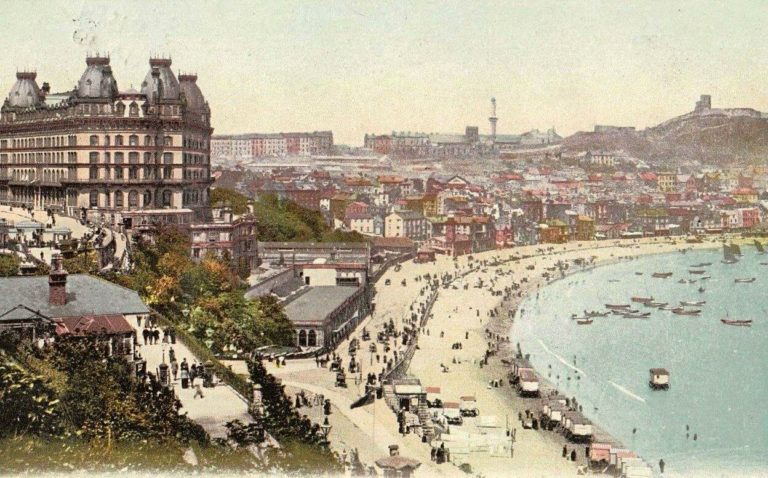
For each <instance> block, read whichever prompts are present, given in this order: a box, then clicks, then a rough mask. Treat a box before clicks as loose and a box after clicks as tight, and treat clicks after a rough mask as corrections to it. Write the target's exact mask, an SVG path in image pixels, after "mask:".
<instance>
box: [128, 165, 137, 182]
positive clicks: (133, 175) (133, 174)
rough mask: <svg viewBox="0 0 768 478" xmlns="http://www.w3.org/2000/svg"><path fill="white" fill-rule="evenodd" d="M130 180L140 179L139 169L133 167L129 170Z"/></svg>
mask: <svg viewBox="0 0 768 478" xmlns="http://www.w3.org/2000/svg"><path fill="white" fill-rule="evenodd" d="M128 179H139V168H137V167H135V166H132V167H131V169H129V170H128Z"/></svg>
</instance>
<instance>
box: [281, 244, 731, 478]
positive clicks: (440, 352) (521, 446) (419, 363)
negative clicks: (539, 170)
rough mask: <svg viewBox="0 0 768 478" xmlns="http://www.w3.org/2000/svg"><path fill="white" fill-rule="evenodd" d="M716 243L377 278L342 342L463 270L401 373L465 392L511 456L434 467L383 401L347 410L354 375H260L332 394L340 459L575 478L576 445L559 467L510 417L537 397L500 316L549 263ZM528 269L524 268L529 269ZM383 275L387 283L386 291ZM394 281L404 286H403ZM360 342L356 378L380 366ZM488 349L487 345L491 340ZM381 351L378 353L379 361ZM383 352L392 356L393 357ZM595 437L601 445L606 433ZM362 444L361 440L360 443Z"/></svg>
mask: <svg viewBox="0 0 768 478" xmlns="http://www.w3.org/2000/svg"><path fill="white" fill-rule="evenodd" d="M719 244H720V242H718V241H706V242H704V243H701V244H688V243H685V242H683V241H678V242H677V243H675V242H674V241H670V240H668V239H661V238H659V239H653V238H650V239H645V240H638V241H637V242H628V241H622V242H621V243H618V241H616V242H614V241H602V242H589V243H568V244H565V245H535V246H525V247H519V248H515V249H507V250H501V251H488V252H485V253H480V254H475V255H474V256H473V260H472V261H469V257H468V256H465V257H459V258H458V259H456V260H454V259H453V258H449V257H441V256H438V258H437V261H436V262H434V263H428V264H414V263H413V262H407V263H404V264H403V265H402V267H401V268H400V270H398V271H395V270H394V269H390V270H389V271H387V272H386V274H385V275H384V276H383V277H382V278H381V280H380V281H379V282H378V283H377V284H376V297H375V303H376V308H375V312H374V313H373V314H372V316H369V317H368V318H366V320H365V321H364V322H363V323H362V324H361V326H360V327H359V328H358V330H356V331H355V333H354V334H353V335H352V336H351V338H350V339H354V338H359V337H360V336H361V332H362V329H363V328H366V329H367V330H368V331H369V332H370V333H371V336H372V338H374V340H375V337H376V332H377V331H378V330H382V329H383V326H384V324H385V323H388V322H389V321H390V320H391V321H392V322H393V323H394V324H395V326H396V327H397V328H400V329H402V327H403V326H404V325H405V324H406V323H407V322H408V320H409V319H410V318H411V314H412V313H413V310H418V309H419V307H420V306H421V305H422V304H424V303H425V302H426V299H427V293H426V291H425V289H424V286H425V281H424V280H423V279H422V280H417V278H419V277H423V276H424V275H425V274H431V275H432V276H433V277H434V276H435V275H437V276H442V275H445V274H454V275H457V276H458V275H461V274H464V273H467V272H469V271H470V270H471V272H469V273H468V274H467V275H466V276H464V277H463V278H461V279H458V280H457V281H455V282H453V283H452V284H451V285H449V286H448V288H444V287H441V288H440V289H439V291H438V298H437V300H436V301H435V303H434V306H433V309H432V314H431V316H430V318H429V320H428V322H427V324H426V326H425V327H424V330H423V331H422V333H420V334H419V335H418V348H417V350H416V352H415V354H414V356H413V359H412V360H411V363H410V367H409V369H408V372H409V373H408V375H409V376H413V377H417V378H419V379H420V381H421V384H422V386H423V387H427V386H437V387H441V389H442V390H441V395H442V400H443V401H458V399H459V397H460V396H464V395H474V396H475V397H476V399H477V406H478V409H479V410H480V416H481V417H491V416H493V417H496V420H495V421H496V423H497V424H500V427H501V429H502V430H503V429H505V428H506V425H507V424H508V426H509V429H510V430H514V429H516V430H514V431H515V438H516V439H515V443H514V453H513V456H511V457H509V456H493V455H492V454H491V453H487V452H472V453H470V454H468V455H453V456H452V462H451V463H448V464H442V465H437V464H436V463H435V462H433V461H431V460H430V447H429V446H428V445H426V444H423V443H421V441H420V440H419V437H417V436H415V435H414V434H406V435H400V434H398V433H397V421H396V416H395V414H394V413H393V412H392V411H391V410H390V409H389V408H388V407H387V406H386V404H385V403H384V402H383V401H381V400H379V401H377V402H376V404H375V406H371V405H369V406H365V407H362V408H357V409H354V410H350V408H349V405H351V403H352V402H353V401H354V400H355V399H357V398H359V397H360V396H361V395H362V394H363V393H364V387H363V385H362V383H355V381H354V379H353V377H351V376H348V379H347V383H348V385H349V386H348V387H347V388H337V387H334V384H333V382H334V374H333V373H331V372H329V371H328V370H327V369H323V368H318V367H317V366H316V364H315V362H314V360H295V361H289V362H288V365H287V366H285V367H280V368H277V367H275V366H274V365H272V364H269V370H270V371H271V372H272V373H274V374H275V375H276V376H278V377H280V378H282V379H283V380H284V383H285V384H286V386H287V391H289V392H290V393H293V392H298V391H300V390H304V391H305V393H309V394H323V395H324V396H325V397H326V398H331V400H332V402H333V404H334V413H333V414H332V415H331V416H330V422H331V424H332V425H333V427H334V428H333V430H332V432H331V440H332V441H333V443H334V447H335V448H336V449H337V451H338V452H339V453H340V454H345V453H348V450H351V449H353V448H357V449H358V452H359V454H360V458H361V460H362V461H363V462H365V463H372V462H373V461H374V460H375V459H376V458H380V457H382V456H385V455H386V453H387V446H388V445H390V444H398V445H400V451H401V454H402V455H405V456H410V457H413V458H416V459H419V460H420V461H421V462H422V466H421V468H420V469H419V473H418V474H419V475H421V476H433V475H446V476H459V475H461V474H463V472H462V471H461V470H459V469H458V468H457V466H458V465H460V464H461V463H462V462H465V463H468V464H469V465H470V466H471V469H472V472H473V473H474V474H481V475H484V476H509V475H510V474H514V476H526V477H528V476H530V477H540V476H541V477H544V476H574V475H576V469H577V466H578V465H579V464H581V463H583V462H584V455H583V446H582V447H577V448H576V449H577V460H576V462H571V461H568V460H566V459H564V458H562V448H563V444H564V443H565V440H564V438H562V437H561V436H560V435H559V434H556V433H553V432H544V431H540V430H538V431H535V430H524V429H523V428H522V426H521V425H520V422H519V420H518V414H519V413H525V410H526V409H529V410H531V411H534V412H538V410H537V408H538V407H537V403H538V401H537V400H536V399H524V398H520V397H518V396H517V394H516V393H515V391H514V389H513V388H512V387H511V386H510V385H509V384H508V382H507V380H506V378H507V374H508V369H507V366H506V365H504V364H503V363H502V359H504V358H507V357H509V356H511V355H512V347H513V346H514V344H515V340H514V330H513V328H512V320H511V318H510V314H509V311H510V310H513V309H515V308H516V307H518V305H519V303H520V302H521V301H522V300H523V299H524V298H525V297H526V296H528V295H530V294H535V293H536V290H537V289H538V288H539V287H542V286H543V285H545V284H546V283H548V282H551V281H552V280H556V279H558V278H560V277H561V276H560V273H559V272H557V277H555V272H553V271H547V270H546V269H547V268H552V267H553V266H554V265H555V264H556V263H557V262H558V261H562V262H566V261H568V262H569V264H570V267H569V269H568V270H567V273H568V274H571V273H575V272H578V270H580V268H579V267H576V266H574V265H573V262H572V261H573V260H574V259H577V258H581V259H585V260H586V261H588V262H590V266H589V267H596V266H600V265H605V264H610V263H615V262H616V261H620V260H631V259H632V258H635V257H638V256H641V255H648V254H662V253H669V252H675V251H678V250H680V249H691V248H707V247H709V248H712V247H719ZM526 256H528V257H526ZM512 258H519V260H512ZM484 262H485V263H486V264H487V263H490V262H501V263H502V264H500V265H497V266H490V265H483V263H484ZM531 266H533V269H532V270H531V269H529V268H530V267H531ZM544 273H548V274H549V279H545V278H544V277H543V274H544ZM387 279H389V282H390V285H385V281H386V280H387ZM403 280H405V285H402V282H403ZM479 281H482V287H476V286H477V285H479ZM513 283H516V284H518V285H519V289H517V290H515V291H514V293H512V294H510V296H509V299H508V300H504V296H503V295H498V294H497V295H494V294H493V293H492V292H491V291H492V290H495V291H504V290H505V288H508V287H511V286H512V285H513ZM465 286H466V288H465ZM491 310H495V311H496V313H495V314H493V315H494V316H493V317H492V316H490V314H489V312H490V311H491ZM510 331H512V333H511V336H510V340H509V342H508V343H502V344H501V346H500V347H499V348H498V351H496V353H495V355H494V356H492V357H491V358H490V359H489V361H488V365H487V366H484V367H481V366H480V361H481V360H482V359H483V357H484V355H485V352H486V350H487V349H488V348H489V339H488V335H487V334H488V333H490V334H493V335H494V336H495V335H498V336H501V337H506V336H507V335H509V334H510ZM441 332H442V335H443V336H442V337H441ZM396 342H397V341H394V340H393V341H392V342H391V343H390V344H389V345H390V347H391V349H392V350H393V351H394V350H398V351H399V352H400V353H402V352H403V351H404V348H403V347H402V345H400V344H398V343H396ZM491 342H494V341H493V340H491ZM369 343H370V342H362V348H361V350H360V351H359V352H358V356H357V358H358V360H360V361H361V365H362V376H363V377H365V375H366V374H367V373H369V372H374V373H379V372H380V371H381V370H382V368H383V362H379V361H377V360H376V359H375V356H374V354H371V353H369V352H368V350H367V347H368V344H369ZM458 343H460V344H461V348H460V349H457V348H455V347H452V345H453V344H458ZM348 345H349V339H348V340H347V341H344V342H343V343H342V344H341V345H340V346H339V347H338V349H337V353H338V355H339V356H340V357H341V358H342V360H343V361H344V364H347V363H348V360H349V353H348ZM491 346H492V347H493V348H495V345H494V344H493V343H492V344H491ZM381 352H383V351H380V353H379V355H383V354H382V353H381ZM389 355H390V357H391V355H392V352H390V353H389ZM381 358H382V360H383V357H381ZM454 362H455V363H454ZM441 364H443V365H445V366H446V367H447V368H448V371H447V372H444V371H443V367H441ZM491 380H500V381H501V382H502V386H501V387H491V386H490V385H489V382H490V381H491ZM306 413H307V414H308V415H309V416H313V417H315V416H318V417H319V415H318V410H306ZM486 420H487V419H486ZM479 421H480V419H479V418H470V419H466V420H465V425H464V426H463V427H461V428H462V429H466V430H467V431H476V432H480V431H482V430H479V425H480V423H479ZM598 425H599V424H598ZM462 431H463V430H462ZM598 437H599V438H600V439H606V440H607V439H610V437H608V436H600V435H598ZM366 441H367V442H368V443H366V444H365V445H363V443H365V442H366ZM572 449H574V447H573V446H571V445H568V451H569V453H570V451H571V450H572Z"/></svg>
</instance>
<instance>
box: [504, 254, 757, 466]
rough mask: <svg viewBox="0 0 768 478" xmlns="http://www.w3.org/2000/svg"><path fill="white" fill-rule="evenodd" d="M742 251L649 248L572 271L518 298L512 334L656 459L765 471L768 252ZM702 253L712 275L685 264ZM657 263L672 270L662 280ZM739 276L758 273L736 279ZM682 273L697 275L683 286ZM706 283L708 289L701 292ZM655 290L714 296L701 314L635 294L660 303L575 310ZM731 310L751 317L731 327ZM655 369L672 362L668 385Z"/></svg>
mask: <svg viewBox="0 0 768 478" xmlns="http://www.w3.org/2000/svg"><path fill="white" fill-rule="evenodd" d="M742 250H743V252H744V256H743V257H742V258H741V260H740V262H739V263H738V264H734V265H726V264H722V263H721V262H720V260H721V259H722V254H721V252H720V251H715V250H711V251H696V252H688V253H687V254H681V253H675V254H665V255H657V256H647V257H644V258H641V259H637V260H632V261H627V262H622V263H618V264H614V265H610V266H605V267H599V268H596V269H593V270H591V271H587V272H583V273H579V274H575V275H572V276H569V277H566V278H564V279H562V280H559V281H557V282H554V283H552V284H550V285H548V286H547V287H545V288H543V289H541V290H540V292H539V293H538V297H537V295H536V294H533V295H531V296H529V298H528V299H527V300H526V301H525V302H524V303H523V304H522V305H521V308H520V309H519V310H518V313H517V317H516V319H515V323H514V326H513V330H512V334H511V340H512V342H513V343H516V342H519V343H520V346H521V347H522V349H523V353H529V354H531V362H532V363H533V365H534V367H535V368H536V370H537V371H538V372H539V373H540V374H541V375H543V376H544V377H547V378H548V379H549V380H550V381H551V382H552V383H554V384H555V385H557V386H558V388H559V389H560V390H561V391H562V392H563V393H565V394H566V395H567V396H575V397H576V398H577V400H578V401H579V403H580V404H582V405H583V408H584V413H585V415H587V416H588V417H589V418H591V419H592V420H594V421H595V422H597V423H598V424H600V425H601V426H602V427H603V428H605V429H606V430H608V431H609V432H610V433H611V434H612V435H613V436H615V437H616V438H617V439H619V440H620V441H622V442H623V443H624V444H625V445H626V446H627V447H629V448H631V449H633V450H635V451H636V452H638V453H639V454H640V455H641V456H642V457H643V458H645V459H647V460H648V461H649V462H650V463H658V461H659V459H660V458H664V461H665V462H666V463H667V467H668V468H669V469H671V470H672V469H674V470H675V471H693V470H696V469H713V468H717V469H729V470H731V471H734V470H735V469H739V470H743V471H745V472H746V471H750V472H755V471H757V470H766V473H768V370H767V368H766V367H768V312H766V310H768V294H766V291H768V266H763V265H760V262H768V254H767V255H764V256H761V255H757V254H756V253H755V251H754V249H753V248H752V247H743V248H742ZM702 262H711V263H712V265H711V266H708V267H703V268H702V269H706V270H707V274H708V275H711V276H712V278H711V279H708V280H700V279H699V278H700V277H701V276H697V275H693V274H690V273H689V272H688V271H689V269H692V267H691V265H693V264H697V263H702ZM635 272H642V273H643V275H642V276H639V275H636V274H635ZM653 272H674V275H673V276H672V277H669V278H667V279H657V278H652V277H651V274H652V273H653ZM737 277H756V278H757V280H756V281H755V282H754V283H751V284H737V283H734V278H737ZM681 278H684V279H699V280H697V281H696V283H694V284H688V283H686V284H680V283H678V280H680V279H681ZM700 286H703V287H704V288H705V289H706V290H705V291H704V292H699V291H698V288H699V287H700ZM649 295H652V296H653V297H654V298H655V299H656V300H657V301H659V302H669V303H670V305H678V304H679V302H680V301H696V300H705V301H707V303H706V304H705V305H703V306H701V307H693V308H700V309H702V314H701V315H700V316H698V317H689V316H679V315H675V314H673V313H672V312H671V311H661V310H656V309H651V308H646V307H645V306H643V305H642V304H637V303H633V304H632V308H634V309H639V310H640V311H641V312H648V311H651V312H652V315H651V317H650V319H648V320H641V319H624V318H622V317H620V316H616V315H613V314H610V315H609V316H607V317H597V318H595V321H594V323H593V324H591V325H577V324H576V321H574V320H571V318H570V317H571V314H573V313H575V314H577V315H579V316H581V315H583V311H584V310H600V311H604V310H606V309H605V305H604V304H606V303H611V304H626V303H630V298H631V297H632V296H649ZM689 308H691V307H689ZM726 317H730V318H731V319H752V320H753V321H754V322H753V325H752V327H733V326H728V325H724V324H722V323H721V322H720V319H721V318H726ZM653 367H663V368H666V369H668V370H669V371H670V382H671V388H670V390H668V391H653V390H651V389H650V387H649V386H648V380H649V369H650V368H653ZM558 377H559V378H558ZM686 425H688V427H689V430H688V431H686ZM635 428H636V429H637V431H636V433H633V429H635ZM686 433H687V434H688V437H687V438H686ZM694 434H696V435H697V440H696V441H694V440H693V436H694Z"/></svg>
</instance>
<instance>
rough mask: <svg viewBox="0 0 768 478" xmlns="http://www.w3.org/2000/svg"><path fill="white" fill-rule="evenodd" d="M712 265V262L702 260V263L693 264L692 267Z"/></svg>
mask: <svg viewBox="0 0 768 478" xmlns="http://www.w3.org/2000/svg"><path fill="white" fill-rule="evenodd" d="M711 265H712V263H711V262H702V263H701V264H692V265H691V267H694V268H696V267H707V266H711Z"/></svg>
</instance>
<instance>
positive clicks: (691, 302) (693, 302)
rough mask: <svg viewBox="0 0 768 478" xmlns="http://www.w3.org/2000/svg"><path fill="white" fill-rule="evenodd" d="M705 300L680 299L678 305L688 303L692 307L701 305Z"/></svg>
mask: <svg viewBox="0 0 768 478" xmlns="http://www.w3.org/2000/svg"><path fill="white" fill-rule="evenodd" d="M706 303H707V301H706V300H681V301H680V305H683V306H685V305H688V306H693V307H701V306H702V305H704V304H706Z"/></svg>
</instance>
